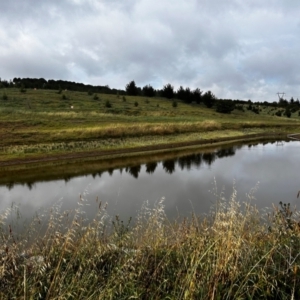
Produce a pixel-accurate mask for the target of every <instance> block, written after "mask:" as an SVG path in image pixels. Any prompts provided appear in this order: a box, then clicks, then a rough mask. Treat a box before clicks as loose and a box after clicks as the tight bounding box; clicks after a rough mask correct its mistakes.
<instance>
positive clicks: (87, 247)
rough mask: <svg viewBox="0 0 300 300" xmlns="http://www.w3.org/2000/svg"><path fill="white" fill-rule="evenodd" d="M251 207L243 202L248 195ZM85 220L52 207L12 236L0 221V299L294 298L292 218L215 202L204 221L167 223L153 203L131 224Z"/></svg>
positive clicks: (101, 214) (102, 211)
mask: <svg viewBox="0 0 300 300" xmlns="http://www.w3.org/2000/svg"><path fill="white" fill-rule="evenodd" d="M249 197H250V198H251V195H250V196H249ZM98 204H99V211H98V213H97V214H96V216H95V218H94V219H93V220H91V221H88V220H87V219H86V215H85V205H86V199H85V197H80V200H79V202H78V208H77V209H76V210H75V211H61V207H60V205H59V204H58V205H56V206H54V207H53V208H52V209H51V211H50V212H48V213H46V214H41V213H39V214H36V215H35V216H34V217H33V219H32V221H31V222H30V223H28V224H27V226H26V231H25V232H23V233H17V232H15V228H16V227H17V223H18V222H19V217H18V216H19V212H18V209H17V208H15V209H13V208H10V209H9V210H7V211H6V212H4V213H3V214H2V215H1V219H0V222H1V232H0V238H1V269H0V298H1V299H299V297H300V289H299V286H300V273H299V272H300V271H299V266H300V257H299V249H300V231H299V225H298V217H299V215H298V212H296V211H292V209H291V207H290V206H289V205H287V204H282V203H281V204H280V206H278V207H274V209H273V211H270V212H269V213H261V212H259V211H258V210H257V209H256V208H255V206H253V205H251V204H249V202H248V204H241V203H240V202H238V201H237V192H236V190H235V189H234V190H233V193H232V196H231V198H230V199H228V200H226V199H224V197H223V196H222V194H221V195H219V199H218V202H217V204H216V205H215V207H214V208H213V209H212V211H211V212H210V213H209V214H208V215H207V216H205V217H199V216H196V215H192V216H191V217H190V218H186V219H183V220H181V221H179V220H178V221H177V222H176V221H174V222H173V221H172V222H171V221H169V220H168V218H167V217H166V214H165V210H164V201H163V199H162V200H161V201H159V202H158V203H157V204H156V205H155V206H154V207H153V208H151V207H149V205H147V203H145V205H144V206H143V207H142V208H141V211H140V213H139V214H138V216H137V217H136V219H134V220H129V221H128V222H123V221H122V220H121V219H120V218H119V217H118V216H117V217H115V218H113V219H111V218H110V217H109V216H108V214H107V212H106V207H105V206H103V205H102V204H101V202H99V203H98Z"/></svg>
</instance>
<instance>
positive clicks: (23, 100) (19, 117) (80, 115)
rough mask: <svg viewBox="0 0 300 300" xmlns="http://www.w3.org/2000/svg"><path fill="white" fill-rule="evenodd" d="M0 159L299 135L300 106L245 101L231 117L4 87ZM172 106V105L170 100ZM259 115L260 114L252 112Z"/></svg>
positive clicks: (154, 100) (152, 102) (197, 108)
mask: <svg viewBox="0 0 300 300" xmlns="http://www.w3.org/2000/svg"><path fill="white" fill-rule="evenodd" d="M1 91H2V93H3V95H2V98H1V99H0V137H1V138H0V162H3V161H16V160H17V161H18V160H20V161H23V160H24V159H25V160H26V159H27V160H28V159H43V158H45V157H50V156H55V155H57V156H59V155H61V154H72V155H74V154H76V153H81V154H84V153H89V152H93V154H95V155H96V154H97V153H94V152H95V151H98V152H99V151H107V150H116V149H123V150H125V151H126V150H128V149H133V148H136V147H141V146H143V147H144V146H146V147H151V146H154V145H172V144H176V143H178V142H191V141H205V140H207V141H210V140H211V139H219V138H226V137H247V136H248V135H249V134H260V133H283V134H286V133H294V132H299V128H300V127H299V126H300V122H299V121H300V117H299V111H293V112H292V113H291V116H290V118H287V117H284V116H281V117H278V116H276V114H277V112H278V111H280V110H281V108H280V107H278V108H276V107H272V106H268V105H260V106H257V105H256V106H255V112H254V111H253V110H252V109H251V110H249V105H248V103H247V102H245V104H239V105H238V106H236V109H234V110H233V111H232V112H231V113H230V114H222V113H219V112H217V111H216V110H215V109H211V108H208V107H206V105H204V104H203V103H201V102H200V103H185V102H184V101H181V100H178V99H177V100H176V99H167V98H163V97H144V96H127V95H126V96H125V95H119V94H93V93H86V92H78V91H68V90H59V91H55V90H45V89H40V90H39V89H21V90H20V89H19V88H7V89H6V88H2V89H1ZM174 103H176V105H175V104H174ZM257 112H258V113H257Z"/></svg>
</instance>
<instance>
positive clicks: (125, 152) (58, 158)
mask: <svg viewBox="0 0 300 300" xmlns="http://www.w3.org/2000/svg"><path fill="white" fill-rule="evenodd" d="M288 136H291V135H287V134H285V133H274V132H273V133H270V132H266V133H258V134H248V135H241V136H230V137H220V138H217V137H215V138H210V139H203V140H202V139H201V140H195V141H186V142H175V143H166V144H157V145H151V146H140V147H133V148H123V149H111V150H93V151H83V152H75V153H65V154H63V153H62V154H53V155H50V156H49V155H47V154H45V155H41V156H36V157H28V158H20V159H10V160H6V161H0V168H3V167H12V166H21V165H35V164H43V163H46V164H47V163H53V162H54V163H55V162H62V163H63V162H64V161H68V162H69V161H71V162H76V161H85V160H89V159H95V160H96V159H97V160H101V159H114V158H117V157H120V156H121V157H131V156H135V155H139V156H140V155H143V154H145V155H149V152H151V154H156V153H160V152H170V151H176V150H180V149H185V148H186V149H188V148H193V147H197V148H206V147H211V146H219V145H225V144H227V143H231V142H246V141H251V140H260V139H268V138H286V137H288ZM298 136H299V134H298Z"/></svg>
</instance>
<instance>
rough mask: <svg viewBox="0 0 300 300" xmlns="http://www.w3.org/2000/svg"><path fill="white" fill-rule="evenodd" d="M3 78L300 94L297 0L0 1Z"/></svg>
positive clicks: (223, 95) (247, 95)
mask: <svg viewBox="0 0 300 300" xmlns="http://www.w3.org/2000/svg"><path fill="white" fill-rule="evenodd" d="M0 7H1V18H0V77H1V79H2V80H3V79H6V80H10V79H13V78H14V77H21V78H24V77H29V78H45V79H47V80H48V79H56V80H58V79H63V80H69V81H76V82H82V83H85V84H93V85H109V86H110V87H111V88H118V89H125V86H126V84H127V83H129V82H130V81H131V80H134V81H135V82H136V85H137V86H139V87H143V86H145V85H147V84H150V85H152V86H153V87H154V88H156V89H161V88H162V87H163V86H164V85H166V84H168V83H171V84H172V85H173V86H174V88H175V89H177V88H179V86H183V87H190V88H191V89H195V88H200V90H202V91H204V92H205V91H208V90H211V91H212V92H213V93H214V94H215V95H216V97H217V98H220V99H241V100H248V99H251V100H252V101H268V102H273V101H278V95H277V93H278V92H285V98H286V99H288V100H289V99H290V98H291V97H294V98H295V99H297V98H299V99H300V89H299V82H300V72H299V70H300V60H299V54H300V18H299V16H300V1H299V0H269V1H261V0H228V1H224V0H180V1H179V0H159V1H153V0H43V1H36V0H22V1H7V0H0Z"/></svg>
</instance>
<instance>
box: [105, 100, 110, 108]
mask: <svg viewBox="0 0 300 300" xmlns="http://www.w3.org/2000/svg"><path fill="white" fill-rule="evenodd" d="M105 107H107V108H111V103H110V102H109V100H106V102H105Z"/></svg>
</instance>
